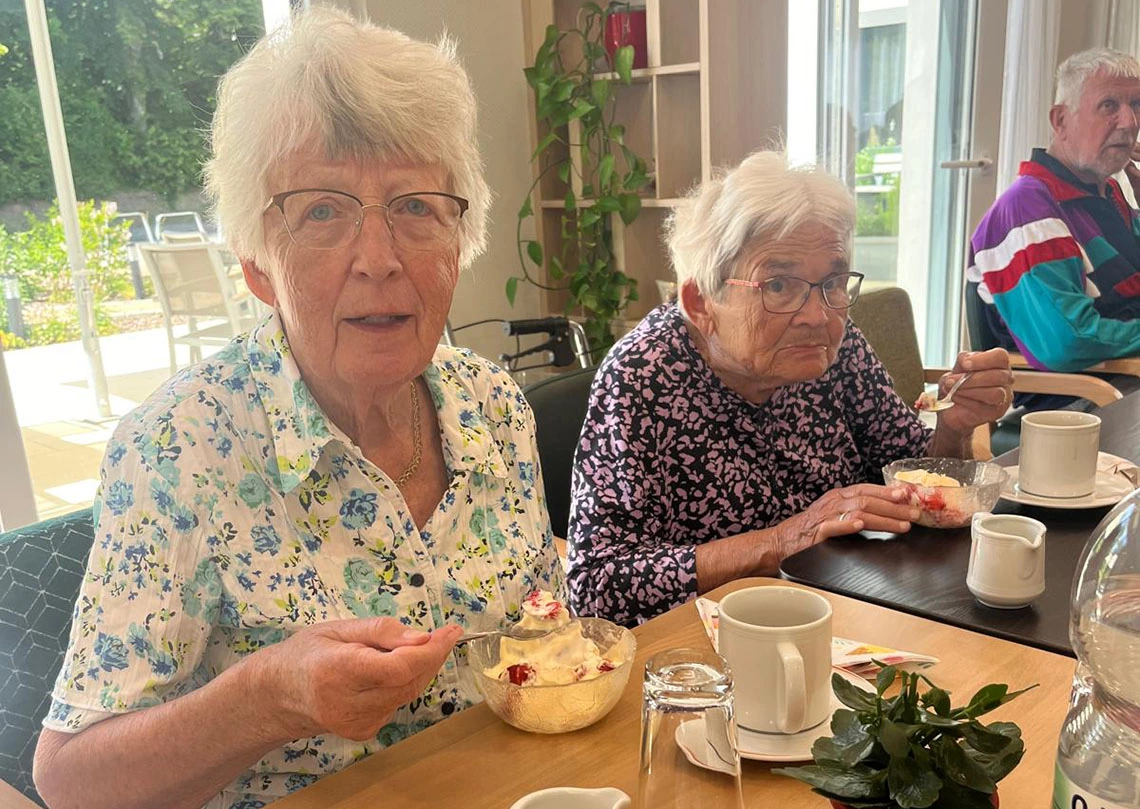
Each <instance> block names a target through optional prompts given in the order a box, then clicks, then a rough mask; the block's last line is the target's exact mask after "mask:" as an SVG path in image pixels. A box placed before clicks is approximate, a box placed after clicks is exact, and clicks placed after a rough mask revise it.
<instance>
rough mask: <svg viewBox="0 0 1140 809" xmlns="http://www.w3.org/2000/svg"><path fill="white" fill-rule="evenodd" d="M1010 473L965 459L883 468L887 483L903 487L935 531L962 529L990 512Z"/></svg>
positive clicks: (918, 460)
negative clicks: (940, 529)
mask: <svg viewBox="0 0 1140 809" xmlns="http://www.w3.org/2000/svg"><path fill="white" fill-rule="evenodd" d="M1008 479H1009V473H1008V472H1006V471H1005V469H1003V468H1002V467H1000V466H998V465H997V464H995V463H990V462H988V461H966V460H962V459H961V458H904V459H902V460H899V461H894V462H893V463H889V464H887V465H886V466H884V467H883V482H884V483H886V484H887V485H888V486H892V485H893V486H902V487H903V488H905V489H906V490H907V492H908V493H909V494H910V502H911V505H914V506H917V507H918V508H919V509H920V510H921V512H922V513H921V514H920V516H919V518H918V519H917V520H915V522H917V523H918V524H919V525H926V526H929V527H931V528H961V527H963V526H966V525H969V524H970V519H971V518H972V517H973V516H974V514H975V513H977V512H979V511H990V510H991V509H992V508H993V507H994V504H995V503H997V501H998V498H999V497H1001V490H1002V487H1003V486H1005V483H1006V481H1007V480H1008Z"/></svg>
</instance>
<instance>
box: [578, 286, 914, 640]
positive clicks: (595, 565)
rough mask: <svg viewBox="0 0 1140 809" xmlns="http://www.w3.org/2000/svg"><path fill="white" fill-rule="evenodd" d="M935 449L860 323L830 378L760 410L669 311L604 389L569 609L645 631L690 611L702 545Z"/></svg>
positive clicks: (618, 358) (654, 319)
mask: <svg viewBox="0 0 1140 809" xmlns="http://www.w3.org/2000/svg"><path fill="white" fill-rule="evenodd" d="M930 439H931V431H930V429H929V428H927V427H925V426H923V424H922V423H921V422H920V421H919V419H918V416H917V415H915V413H914V412H913V411H912V410H911V409H910V408H909V407H908V406H907V405H906V404H905V403H904V402H903V401H902V400H901V399H900V398H899V396H898V394H896V393H895V391H894V388H893V387H892V386H891V380H890V377H889V376H888V375H887V372H886V370H884V368H883V366H882V364H881V363H880V362H879V360H878V359H877V358H876V357H875V354H874V352H872V351H871V348H870V346H868V345H867V341H866V340H865V339H864V337H863V335H862V333H861V332H860V331H859V329H858V328H856V327H855V325H854V324H852V323H850V322H849V323H848V325H847V334H846V335H845V337H844V340H843V343H842V344H841V346H840V349H839V356H838V357H837V359H836V361H835V363H834V364H833V365H832V366H831V368H829V369H828V370H827V372H826V373H824V374H823V375H822V376H820V377H819V378H817V379H813V380H811V381H809V382H801V383H797V384H792V385H787V386H784V387H782V388H780V389H778V390H777V391H776V392H775V393H774V394H773V396H772V398H771V399H769V400H768V401H767V402H765V403H764V404H761V405H754V404H751V403H750V402H748V401H746V400H745V399H744V398H742V397H741V396H740V395H739V394H737V393H736V392H735V391H733V390H731V389H730V388H728V387H726V386H725V385H724V384H723V383H722V382H721V381H720V378H719V377H717V375H716V374H714V373H713V371H712V370H711V369H710V368H709V367H708V365H707V364H706V363H705V361H704V359H703V358H702V357H701V354H700V352H699V351H697V348H696V345H695V344H694V343H693V341H692V338H691V337H690V336H689V333H688V330H687V328H686V327H685V323H684V320H683V319H682V317H681V313H680V311H679V310H678V309H677V306H676V305H675V304H673V305H663V306H660V307H658V308H657V309H655V310H654V311H653V312H651V313H650V314H649V316H648V317H647V318H646V319H645V320H643V321H642V322H641V323H640V324H639V325H638V327H637V328H636V329H634V330H633V331H632V332H631V333H630V334H628V335H626V336H625V337H624V338H623V339H622V340H621V341H620V342H619V343H618V344H617V345H615V346H614V348H613V349H612V350H611V351H610V354H609V356H608V357H606V360H605V362H603V363H602V367H601V368H600V369H599V371H598V375H597V376H596V377H595V378H594V383H593V387H592V389H591V392H590V403H589V407H588V409H587V412H586V420H585V424H584V425H583V427H582V436H581V440H580V442H579V444H578V450H577V453H576V455H575V459H574V473H573V479H572V484H571V486H572V502H571V511H570V527H569V530H568V531H567V533H568V534H569V536H568V537H567V540H568V541H569V553H568V563H569V579H570V602H571V605H572V606H573V608H574V610H575V611H576V612H577V613H578V614H580V615H597V616H601V617H603V618H608V619H610V620H611V621H616V622H618V623H622V624H636V623H640V622H642V621H645V620H648V619H649V618H652V617H653V616H655V615H658V614H660V613H662V612H665V611H666V610H668V609H671V608H672V607H675V606H677V605H679V604H683V603H685V602H686V601H688V600H689V599H691V598H693V597H694V596H696V595H697V563H696V546H697V545H700V544H702V543H705V542H708V541H710V540H714V539H721V538H724V537H728V536H733V535H735V534H740V533H743V532H745V531H751V530H754V529H760V528H767V527H769V526H772V525H775V524H777V523H779V522H782V521H783V520H785V519H787V518H788V517H791V516H792V515H794V514H797V513H799V512H801V511H803V510H804V509H805V508H807V507H808V506H809V505H811V504H812V503H813V502H815V501H816V500H818V499H819V498H820V497H821V496H822V495H823V494H825V493H826V492H828V491H830V490H831V489H835V488H838V487H842V486H849V485H852V484H855V483H865V482H868V481H870V482H878V483H882V473H881V470H882V467H883V466H884V465H886V464H887V463H889V462H890V461H893V460H897V459H899V458H908V457H919V456H924V455H926V454H927V451H928V448H929V445H930Z"/></svg>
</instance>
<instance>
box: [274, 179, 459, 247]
mask: <svg viewBox="0 0 1140 809" xmlns="http://www.w3.org/2000/svg"><path fill="white" fill-rule="evenodd" d="M467 206H468V203H467V200H465V199H464V198H463V197H457V196H455V195H454V194H446V193H444V192H442V191H416V192H414V193H411V194H400V195H399V196H396V197H392V199H390V200H388V203H387V204H381V203H370V204H368V205H365V204H364V203H363V202H361V201H360V200H359V199H357V198H356V197H354V196H353V195H352V194H348V193H345V192H344V191H334V190H332V189H329V188H299V189H297V190H296V191H285V192H283V193H280V194H275V195H274V196H273V197H272V198H270V200H269V202H268V203H267V204H266V206H265V208H266V210H268V209H269V208H277V209H278V210H279V211H281V217H282V219H284V220H285V230H286V231H288V233H289V238H290V239H292V240H293V243H294V244H297V245H299V246H301V247H308V248H310V249H313V250H336V249H337V248H338V247H344V246H345V245H346V244H348V243H349V242H351V241H352V240H353V239H355V238H356V236H357V234H359V233H360V228H361V226H362V224H363V222H364V211H365V209H366V208H383V209H384V219H385V221H386V222H387V223H388V231H389V232H390V233H391V234H392V238H393V239H394V240H395V241H396V243H397V244H399V245H400V246H401V247H406V248H408V249H409V250H438V249H440V248H443V247H446V246H448V245H450V244H452V243H453V242H454V241H455V236H456V234H457V233H458V232H459V220H460V219H462V218H463V214H465V213H466V212H467Z"/></svg>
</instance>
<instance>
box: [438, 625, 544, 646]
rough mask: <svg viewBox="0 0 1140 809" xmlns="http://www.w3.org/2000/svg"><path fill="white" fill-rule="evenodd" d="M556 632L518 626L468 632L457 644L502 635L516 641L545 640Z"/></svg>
mask: <svg viewBox="0 0 1140 809" xmlns="http://www.w3.org/2000/svg"><path fill="white" fill-rule="evenodd" d="M555 631H557V630H554V629H520V628H519V627H517V626H512V627H511V628H510V629H492V630H489V631H487V632H466V633H464V634H463V636H462V637H460V638H459V640H457V641H456V644H460V643H467V642H468V641H472V640H479V638H488V637H490V636H492V635H501V636H503V637H506V638H512V639H514V640H534V639H535V638H544V637H546V636H547V635H549V634H550V633H552V632H555Z"/></svg>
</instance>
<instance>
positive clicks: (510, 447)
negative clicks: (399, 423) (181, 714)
mask: <svg viewBox="0 0 1140 809" xmlns="http://www.w3.org/2000/svg"><path fill="white" fill-rule="evenodd" d="M423 377H424V379H425V380H426V382H427V384H428V386H429V388H430V389H431V393H432V399H433V401H434V404H435V408H436V411H437V413H438V416H439V423H440V426H441V430H442V442H443V452H444V457H445V459H446V462H447V467H448V470H449V472H450V479H451V483H450V485H449V487H448V489H447V492H446V493H445V494H444V496H443V500H442V501H441V502H440V504H439V506H438V508H437V510H436V511H435V513H434V514H433V515H432V516H431V518H430V519H429V520H428V522H427V523H426V524H425V525H424V527H423V528H422V529H417V527H416V525H415V523H414V522H413V520H412V515H411V513H410V511H409V510H408V507H407V505H406V504H405V502H404V499H403V497H402V496H401V494H400V492H399V490H398V489H397V488H396V487H395V485H394V484H393V482H392V480H391V479H390V478H389V477H388V476H387V475H386V474H385V473H384V472H383V471H381V470H380V469H379V468H378V467H377V466H375V465H374V464H372V463H371V462H370V461H368V460H367V459H366V458H365V457H364V456H363V455H362V454H361V452H360V450H359V448H358V447H356V446H355V445H354V444H353V442H352V441H351V440H350V439H349V438H348V437H347V436H346V435H345V434H344V433H342V432H341V431H340V430H339V429H338V428H337V426H336V425H335V424H333V423H332V422H331V421H330V420H329V419H328V418H327V417H326V416H325V414H324V413H323V412H322V411H321V409H320V407H319V406H318V405H317V403H316V401H315V400H314V399H313V398H312V395H311V394H310V392H309V389H308V388H307V387H306V386H305V382H304V380H303V379H302V378H301V376H300V372H299V370H298V368H297V365H296V363H295V361H294V359H293V357H292V355H291V353H290V350H289V345H288V342H287V340H286V337H285V334H284V333H283V331H282V329H281V324H280V321H279V320H278V318H277V316H276V315H275V314H272V315H270V316H269V317H267V318H266V319H265V320H264V321H262V322H261V323H260V324H259V325H258V326H257V327H256V328H255V329H254V330H253V331H252V332H251V333H250V334H249V335H246V336H242V337H239V338H238V339H236V340H235V341H233V342H232V343H231V344H230V345H229V346H227V347H226V348H225V349H224V350H223V351H222V352H220V353H219V354H217V355H216V356H214V357H213V358H211V359H210V360H208V361H206V362H204V363H200V364H198V365H195V366H193V367H191V368H188V369H186V370H184V371H182V372H181V373H179V374H178V375H176V376H175V377H173V378H172V379H171V380H169V381H168V382H167V383H166V384H165V385H164V386H163V387H162V388H161V389H160V390H158V391H157V392H156V393H155V394H154V395H152V396H151V397H150V399H148V400H147V401H146V402H145V403H143V404H142V405H141V406H140V407H139V408H138V409H136V410H135V411H134V412H132V413H131V414H130V415H128V416H127V417H126V418H124V419H123V421H122V422H121V423H120V425H119V427H118V429H117V430H116V431H115V435H114V437H113V439H112V440H111V442H110V443H109V444H108V446H107V454H106V457H105V459H104V462H103V468H102V473H101V477H102V481H101V486H100V494H99V497H98V499H97V501H96V505H95V515H96V531H95V534H96V535H95V543H94V546H93V548H92V552H91V558H90V560H89V562H88V566H87V573H86V577H85V579H84V583H83V588H82V590H81V592H80V595H79V600H78V602H77V604H76V607H75V612H74V622H73V625H72V629H71V641H70V644H69V646H68V650H67V654H66V656H65V658H64V662H63V668H62V671H61V672H60V674H59V677H58V679H57V681H56V685H55V690H54V693H53V701H52V706H51V710H50V712H49V714H48V717H47V719H46V720H45V721H44V725H45V726H46V727H48V728H51V729H53V730H59V731H64V732H75V731H79V730H82V729H84V728H86V727H88V726H90V725H91V724H93V723H95V722H97V721H99V720H101V719H105V718H107V717H110V716H112V715H115V714H121V713H124V712H128V711H134V710H138V709H140V708H145V707H148V706H151V705H155V704H158V703H161V702H165V701H167V700H171V699H175V698H177V697H179V696H181V695H183V694H186V693H187V692H189V691H192V690H193V689H195V688H198V687H200V686H202V685H204V684H206V683H208V682H209V681H210V680H211V679H212V678H214V677H216V676H217V675H218V674H219V672H221V671H222V670H223V669H225V668H227V667H228V666H231V665H233V664H234V663H235V662H236V661H238V660H239V659H241V658H242V657H243V656H245V655H248V654H250V653H251V652H255V651H257V650H258V649H260V648H262V647H265V646H267V645H269V644H273V643H277V642H279V641H281V640H283V639H285V638H287V637H288V636H289V635H290V634H292V633H293V632H295V631H296V630H298V629H300V628H302V627H304V626H308V625H311V624H316V623H319V622H322V621H329V620H334V619H340V618H356V617H373V616H393V617H396V618H399V619H400V620H401V621H403V622H404V623H405V624H408V625H409V626H413V627H417V628H420V629H425V630H430V629H432V628H435V627H438V626H441V625H442V624H444V623H447V622H454V623H459V624H461V625H463V626H465V627H467V628H469V629H471V630H484V629H494V628H498V627H499V625H500V623H501V621H502V620H503V619H504V617H506V618H507V619H509V620H518V619H519V618H521V612H520V604H521V602H522V599H523V598H524V597H525V596H526V594H527V593H529V592H530V591H531V590H533V589H535V588H544V589H548V590H552V591H554V592H555V593H562V592H563V588H564V582H563V580H562V573H561V567H560V565H559V563H558V558H557V556H556V554H555V551H554V546H553V540H552V537H551V532H550V520H549V517H548V516H547V513H546V503H545V498H544V495H543V488H542V479H541V475H540V473H539V467H538V454H537V449H536V446H535V442H534V419H533V416H532V414H531V412H530V408H529V407H528V406H527V404H526V401H525V400H524V399H523V396H522V394H521V393H520V391H519V389H518V387H517V386H516V385H515V383H514V382H513V381H512V380H511V379H510V377H509V376H507V374H505V373H504V372H503V371H501V370H499V369H498V368H496V367H495V366H493V365H491V364H490V363H488V362H486V361H484V360H482V359H480V358H478V357H476V356H474V355H473V354H471V353H470V352H468V351H465V350H463V349H456V348H450V347H443V346H441V347H440V348H439V349H438V350H437V351H436V353H435V357H434V359H433V361H432V363H431V364H430V365H429V366H428V367H427V369H426V370H425V371H424V373H423ZM460 649H462V647H460ZM461 654H462V652H461V651H459V652H456V653H453V654H452V656H451V657H450V658H448V661H447V663H446V664H445V666H444V668H443V669H442V670H441V672H440V674H439V676H438V677H437V678H436V679H435V681H433V682H432V684H431V685H430V686H429V687H428V689H427V690H426V691H425V692H424V693H423V694H422V695H421V696H420V697H418V698H417V699H415V700H414V701H413V702H411V703H410V704H408V705H407V706H405V707H403V708H401V709H400V710H399V711H398V712H397V713H396V716H395V717H394V718H393V720H392V722H391V723H390V724H388V725H386V726H385V727H384V728H383V729H381V731H380V732H379V734H378V735H377V736H376V738H375V739H373V740H369V741H367V742H363V743H360V742H353V741H349V740H347V739H342V738H339V737H335V736H329V735H325V736H320V737H316V738H309V739H299V740H297V741H295V742H291V743H289V744H287V745H285V746H284V747H281V748H280V749H278V750H276V751H274V752H272V753H270V754H269V755H267V756H265V757H264V758H263V759H262V760H260V761H258V762H257V763H256V764H255V765H254V766H253V767H252V768H251V769H249V770H248V771H247V772H246V773H245V774H243V775H242V776H241V777H239V778H238V779H237V780H236V781H234V782H233V783H232V784H231V785H230V786H229V787H228V788H227V789H226V790H225V791H223V792H222V793H221V794H220V795H218V796H217V797H216V798H215V799H213V800H211V801H210V802H209V803H208V804H207V806H208V807H211V808H213V807H217V808H218V809H222V808H223V807H225V808H227V809H238V807H241V809H251V808H252V807H257V806H263V805H264V804H266V803H269V802H271V801H273V800H274V799H276V798H278V797H280V796H282V795H285V794H286V793H288V792H290V791H292V790H295V789H298V788H300V787H302V786H305V785H307V784H309V783H312V782H313V781H315V780H316V779H317V778H318V777H319V776H321V775H322V774H324V773H329V772H334V771H336V770H339V769H341V768H342V767H345V766H346V765H348V764H350V763H352V762H353V761H355V760H357V759H359V758H361V757H363V756H366V755H368V754H369V753H372V752H374V751H375V750H377V749H379V748H382V747H385V746H387V745H390V744H393V743H394V742H397V741H400V740H401V739H403V738H405V737H406V736H408V735H410V734H413V733H415V732H417V731H419V730H422V729H423V728H425V727H427V726H429V725H431V724H432V723H434V722H437V721H439V720H440V719H442V718H444V717H446V716H448V715H450V714H452V713H454V712H455V711H458V710H462V709H463V708H465V707H467V706H469V705H472V704H473V703H475V702H478V701H479V699H480V697H479V694H478V691H477V690H476V688H475V686H474V683H473V681H472V680H471V679H470V678H469V676H468V673H467V672H466V666H465V665H464V664H463V663H461V662H460V661H457V660H456V656H457V655H461ZM186 755H187V756H192V755H193V751H191V750H187V751H186Z"/></svg>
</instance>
